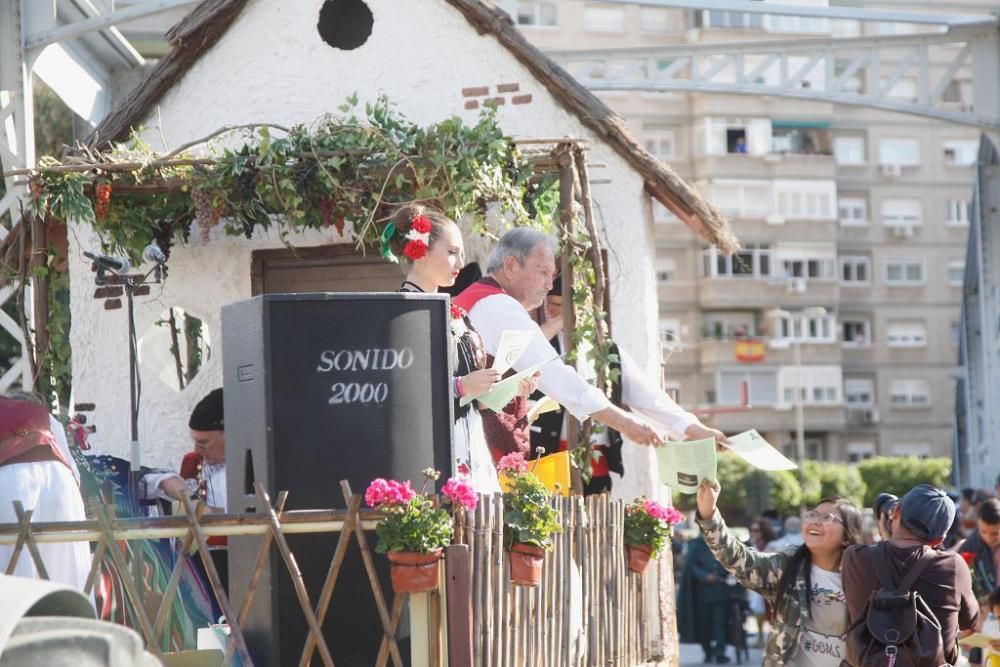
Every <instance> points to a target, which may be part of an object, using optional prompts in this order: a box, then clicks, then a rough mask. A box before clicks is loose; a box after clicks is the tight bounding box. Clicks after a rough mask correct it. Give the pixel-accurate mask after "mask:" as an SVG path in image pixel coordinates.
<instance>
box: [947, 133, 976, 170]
mask: <svg viewBox="0 0 1000 667" xmlns="http://www.w3.org/2000/svg"><path fill="white" fill-rule="evenodd" d="M978 152H979V142H978V141H976V140H975V139H951V140H949V141H945V142H944V163H945V164H946V165H948V166H950V167H968V166H969V165H973V164H975V163H976V154H977V153H978Z"/></svg>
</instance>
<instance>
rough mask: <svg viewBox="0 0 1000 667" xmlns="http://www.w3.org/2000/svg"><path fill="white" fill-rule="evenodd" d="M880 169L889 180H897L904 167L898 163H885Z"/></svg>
mask: <svg viewBox="0 0 1000 667" xmlns="http://www.w3.org/2000/svg"><path fill="white" fill-rule="evenodd" d="M878 168H879V171H881V172H882V175H883V176H885V177H887V178H896V177H898V176H900V175H901V174H902V173H903V165H901V164H899V163H898V162H884V163H882V164H880V165H879V166H878Z"/></svg>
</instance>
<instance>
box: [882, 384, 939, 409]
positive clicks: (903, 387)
mask: <svg viewBox="0 0 1000 667" xmlns="http://www.w3.org/2000/svg"><path fill="white" fill-rule="evenodd" d="M889 403H891V404H892V406H893V407H897V408H907V407H921V408H922V407H926V406H928V405H930V404H931V387H930V383H929V382H928V381H927V380H893V381H892V383H891V384H890V386H889Z"/></svg>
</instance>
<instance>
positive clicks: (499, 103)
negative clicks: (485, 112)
mask: <svg viewBox="0 0 1000 667" xmlns="http://www.w3.org/2000/svg"><path fill="white" fill-rule="evenodd" d="M489 101H490V102H491V103H493V104H495V105H497V106H498V107H502V106H503V105H504V104H506V103H507V100H506V99H504V98H503V97H491V98H490V100H489Z"/></svg>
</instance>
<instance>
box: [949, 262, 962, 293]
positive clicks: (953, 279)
mask: <svg viewBox="0 0 1000 667" xmlns="http://www.w3.org/2000/svg"><path fill="white" fill-rule="evenodd" d="M964 281H965V262H964V261H962V260H960V259H956V260H952V261H950V262H948V284H949V285H951V286H952V287H961V286H962V283H963V282H964Z"/></svg>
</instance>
